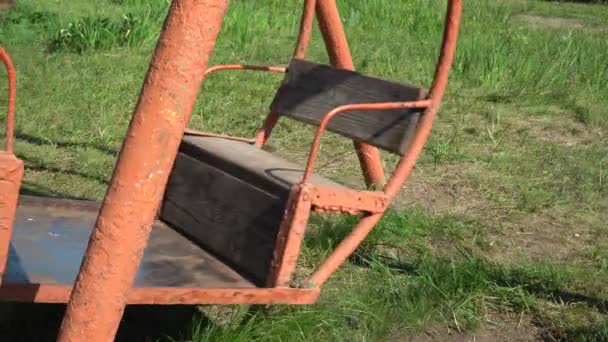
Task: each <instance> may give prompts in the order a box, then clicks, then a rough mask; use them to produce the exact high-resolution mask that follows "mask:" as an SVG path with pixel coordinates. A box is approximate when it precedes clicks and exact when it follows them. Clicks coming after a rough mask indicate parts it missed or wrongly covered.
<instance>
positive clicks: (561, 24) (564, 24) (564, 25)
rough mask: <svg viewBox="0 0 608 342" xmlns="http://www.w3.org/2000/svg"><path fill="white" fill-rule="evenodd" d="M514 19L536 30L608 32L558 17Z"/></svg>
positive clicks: (582, 20) (581, 20)
mask: <svg viewBox="0 0 608 342" xmlns="http://www.w3.org/2000/svg"><path fill="white" fill-rule="evenodd" d="M514 19H515V20H516V21H517V22H520V23H523V24H525V25H526V26H528V27H530V28H532V29H535V30H545V29H569V30H585V31H588V32H603V31H606V30H608V28H606V27H593V26H589V25H586V23H585V21H584V19H576V18H564V17H556V16H544V15H533V14H520V15H516V16H515V17H514Z"/></svg>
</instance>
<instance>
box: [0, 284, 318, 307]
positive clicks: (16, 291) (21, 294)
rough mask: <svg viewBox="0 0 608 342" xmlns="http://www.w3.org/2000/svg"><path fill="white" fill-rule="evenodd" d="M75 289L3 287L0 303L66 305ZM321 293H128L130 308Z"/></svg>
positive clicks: (300, 299)
mask: <svg viewBox="0 0 608 342" xmlns="http://www.w3.org/2000/svg"><path fill="white" fill-rule="evenodd" d="M71 290H72V288H71V287H70V286H67V285H44V284H43V285H39V284H29V285H12V284H6V285H5V286H2V287H0V300H2V301H11V302H25V303H32V302H33V303H66V302H67V301H68V299H69V297H70V291H71ZM318 297H319V289H298V288H288V287H279V288H255V289H216V288H213V289H201V288H184V287H179V288H167V287H150V288H145V287H139V288H131V289H129V290H128V291H127V293H126V301H127V303H129V304H154V305H160V304H162V305H175V304H293V305H301V304H313V303H315V302H316V301H317V298H318Z"/></svg>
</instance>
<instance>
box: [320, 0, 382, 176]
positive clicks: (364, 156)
mask: <svg viewBox="0 0 608 342" xmlns="http://www.w3.org/2000/svg"><path fill="white" fill-rule="evenodd" d="M316 13H317V20H318V21H319V27H320V29H321V34H322V35H323V40H324V41H325V46H326V48H327V53H328V54H329V60H330V61H331V63H332V64H333V65H334V66H336V67H338V68H343V69H349V70H354V69H355V67H354V65H353V59H352V56H351V53H350V49H349V48H348V41H347V40H346V35H345V33H344V27H343V26H342V21H341V20H340V13H339V12H338V7H337V5H336V0H317V6H316ZM354 144H355V149H356V150H357V156H358V157H359V162H360V163H361V169H362V170H363V176H364V177H365V182H366V184H367V186H369V187H371V186H376V187H381V186H383V185H384V183H385V178H384V170H383V169H382V162H381V160H380V154H379V153H378V149H377V148H375V147H374V146H371V145H368V144H363V143H357V142H355V143H354Z"/></svg>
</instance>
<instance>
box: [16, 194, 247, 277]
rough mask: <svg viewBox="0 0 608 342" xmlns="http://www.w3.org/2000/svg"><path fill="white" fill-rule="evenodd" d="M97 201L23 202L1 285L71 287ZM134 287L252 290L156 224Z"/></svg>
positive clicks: (200, 251)
mask: <svg viewBox="0 0 608 342" xmlns="http://www.w3.org/2000/svg"><path fill="white" fill-rule="evenodd" d="M97 207H99V204H98V203H96V202H85V201H82V202H81V201H69V200H60V199H44V198H39V199H36V198H33V199H32V198H27V197H26V198H24V199H22V200H21V203H20V206H19V207H18V208H17V215H16V220H15V224H14V231H13V237H12V239H11V244H10V254H9V262H8V268H7V271H6V274H5V276H4V283H6V284H12V285H15V284H47V285H69V286H71V285H72V284H73V283H74V280H75V278H76V275H77V273H78V269H79V266H80V262H81V260H82V257H83V255H84V251H85V249H86V246H87V242H88V240H89V236H90V234H91V230H92V228H93V225H94V223H95V219H96V217H97V210H96V209H97ZM134 286H135V287H182V288H251V287H254V285H253V284H251V283H250V282H249V281H247V280H245V279H244V278H243V277H241V276H240V275H238V274H237V273H236V272H234V271H232V270H231V269H230V268H228V267H227V266H225V265H224V264H223V263H221V262H220V261H218V260H217V259H216V258H214V257H213V256H211V255H209V254H208V253H206V252H205V251H203V250H202V249H201V248H199V247H198V246H196V245H195V244H194V243H192V242H191V241H189V240H188V239H187V238H185V237H183V236H181V235H180V234H178V233H177V232H175V231H174V230H173V229H171V228H169V227H167V226H166V225H165V224H163V223H162V222H160V221H156V222H155V224H154V226H153V228H152V233H151V235H150V241H149V243H148V246H147V247H146V249H145V251H144V256H143V258H142V262H141V265H140V267H139V269H138V270H137V276H136V278H135V284H134Z"/></svg>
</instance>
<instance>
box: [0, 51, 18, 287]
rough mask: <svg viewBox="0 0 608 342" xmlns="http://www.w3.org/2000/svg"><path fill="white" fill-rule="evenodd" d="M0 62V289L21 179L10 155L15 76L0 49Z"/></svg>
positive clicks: (12, 133) (12, 136) (11, 65)
mask: <svg viewBox="0 0 608 342" xmlns="http://www.w3.org/2000/svg"><path fill="white" fill-rule="evenodd" d="M0 59H1V60H2V62H3V63H4V66H5V67H6V71H7V76H8V109H7V113H6V135H5V139H6V142H5V150H6V151H0V285H1V284H2V279H3V278H4V271H5V270H6V263H7V261H8V254H9V246H10V240H11V235H12V232H13V222H14V221H15V211H16V210H17V201H18V199H19V188H20V187H21V181H22V179H23V161H22V160H20V159H19V158H17V157H15V155H14V154H13V144H14V143H13V142H14V135H15V97H16V95H17V94H16V93H17V90H16V73H15V67H14V65H13V62H12V61H11V58H10V57H9V55H8V54H7V53H6V51H4V49H2V48H0Z"/></svg>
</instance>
